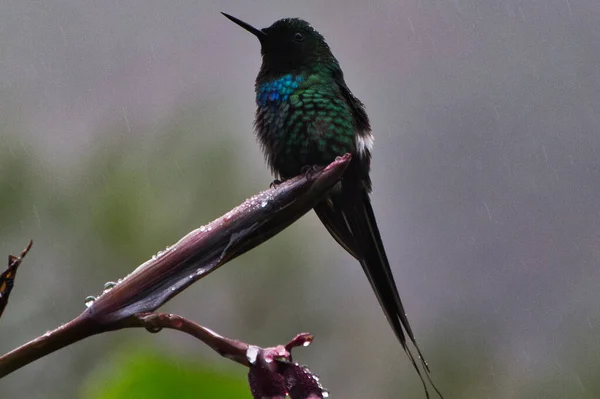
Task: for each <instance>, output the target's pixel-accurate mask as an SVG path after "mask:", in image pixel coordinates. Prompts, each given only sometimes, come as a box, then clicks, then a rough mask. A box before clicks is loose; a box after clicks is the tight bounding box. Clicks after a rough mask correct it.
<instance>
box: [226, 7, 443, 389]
mask: <svg viewBox="0 0 600 399" xmlns="http://www.w3.org/2000/svg"><path fill="white" fill-rule="evenodd" d="M223 15H225V17H227V18H228V19H230V20H231V21H233V22H235V23H236V24H238V25H239V26H241V27H242V28H244V29H245V30H247V31H249V32H250V33H252V34H254V35H255V36H256V37H257V38H258V40H259V41H260V44H261V54H262V66H261V67H260V71H259V72H258V77H257V78H256V85H255V89H256V104H257V106H258V109H257V111H256V119H255V121H254V126H255V129H256V133H257V136H258V139H259V141H260V144H261V145H262V148H263V150H264V153H265V158H266V160H267V162H268V164H269V166H270V167H271V169H272V171H273V172H274V174H275V175H276V177H277V178H280V179H288V178H291V177H294V176H297V175H299V174H301V173H303V171H305V170H306V168H307V167H310V166H313V165H320V166H324V165H327V164H329V163H330V162H332V161H333V160H334V159H335V158H336V157H337V156H340V155H344V154H346V153H351V154H352V161H351V162H350V165H349V166H348V169H347V171H346V173H345V175H344V178H343V180H342V182H341V185H339V187H337V188H336V189H334V190H332V192H331V193H330V194H329V195H328V197H327V198H326V199H325V200H324V201H323V202H321V203H319V204H318V205H317V206H316V207H315V212H316V213H317V215H318V216H319V218H320V219H321V222H323V224H324V225H325V227H326V228H327V230H329V233H331V235H332V236H333V238H335V240H336V241H337V242H338V243H339V244H340V245H341V246H342V247H343V248H344V249H345V250H346V251H348V252H349V253H350V254H351V255H352V256H354V257H355V258H356V259H357V260H358V261H359V262H360V264H361V266H362V268H363V270H364V272H365V274H366V275H367V278H368V279H369V282H370V283H371V286H372V287H373V290H374V291H375V294H376V295H377V299H378V300H379V303H380V304H381V307H382V308H383V311H384V313H385V315H386V317H387V319H388V321H389V323H390V325H391V327H392V329H393V330H394V333H395V334H396V337H397V338H398V340H399V341H400V343H401V344H402V347H403V348H404V350H405V352H406V353H407V355H408V356H409V358H410V360H411V362H412V364H413V366H414V367H415V369H416V370H417V373H418V374H419V376H420V377H421V380H422V382H423V385H424V386H425V391H426V393H427V397H429V395H428V392H427V386H426V384H425V380H423V376H422V374H421V371H420V369H419V367H418V366H417V364H416V361H415V358H414V357H413V355H412V353H411V351H410V348H409V347H408V345H407V342H406V336H408V337H409V339H410V340H411V341H412V343H413V345H414V346H415V348H416V350H417V352H418V355H419V357H420V359H421V363H422V366H423V369H424V372H425V374H426V375H427V378H428V380H429V381H430V382H431V379H430V378H429V368H428V366H427V363H426V362H425V360H424V359H423V356H422V355H421V351H420V350H419V347H418V346H417V343H416V341H415V336H414V333H413V331H412V329H411V327H410V324H409V323H408V319H407V317H406V313H405V311H404V306H403V305H402V302H401V301H400V296H399V295H398V291H397V289H396V283H395V282H394V277H393V275H392V271H391V269H390V265H389V262H388V259H387V256H386V254H385V249H384V247H383V243H382V241H381V236H380V234H379V229H378V228H377V222H376V221H375V215H374V213H373V208H372V207H371V201H370V199H369V193H370V192H371V179H370V177H369V169H370V162H371V148H372V146H373V135H372V134H371V128H370V125H369V118H368V116H367V113H366V112H365V108H364V105H363V104H362V103H361V102H360V100H359V99H358V98H356V97H355V96H354V95H353V94H352V93H351V92H350V89H348V86H346V83H345V82H344V74H343V73H342V69H341V68H340V65H339V63H338V61H337V59H336V58H335V57H334V56H333V54H332V53H331V50H330V48H329V46H328V45H327V42H326V41H325V39H324V37H323V36H322V35H321V34H320V33H319V32H317V31H316V30H315V29H313V28H312V27H311V26H310V24H308V23H307V22H306V21H303V20H301V19H297V18H287V19H281V20H279V21H277V22H275V23H274V24H273V25H271V26H269V27H268V28H264V29H257V28H255V27H253V26H251V25H249V24H248V23H246V22H243V21H241V20H239V19H237V18H235V17H233V16H231V15H228V14H225V13H223ZM434 389H435V390H436V391H437V389H436V388H435V386H434ZM438 394H439V391H438ZM440 396H441V395H440Z"/></svg>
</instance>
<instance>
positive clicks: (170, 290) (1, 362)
mask: <svg viewBox="0 0 600 399" xmlns="http://www.w3.org/2000/svg"><path fill="white" fill-rule="evenodd" d="M349 162H350V155H349V154H347V155H345V156H343V157H340V158H338V159H336V160H335V161H334V162H332V163H331V164H330V165H329V166H327V167H325V168H323V169H321V170H316V171H311V172H310V173H309V174H307V175H305V176H298V177H295V178H293V179H290V180H287V181H285V182H283V183H281V184H279V185H277V186H274V187H272V188H271V189H269V190H266V191H264V192H262V193H260V194H258V195H256V196H254V197H252V198H250V199H248V200H246V201H245V202H244V203H243V204H241V205H240V206H238V207H237V208H235V209H233V210H231V211H230V212H228V213H227V214H225V215H224V216H222V217H220V218H219V219H216V220H215V221H213V222H212V223H210V224H208V225H206V226H202V227H200V228H199V229H196V230H194V231H192V232H190V233H189V234H187V235H186V236H185V237H183V238H182V239H181V240H179V241H178V242H177V243H176V244H175V245H173V246H171V247H167V248H166V249H165V251H161V252H159V253H158V254H157V255H155V256H153V257H152V259H151V260H149V261H147V262H145V263H143V264H142V265H140V266H139V267H138V268H136V269H135V270H134V271H133V272H132V273H131V274H129V275H128V276H126V277H125V278H124V279H123V280H120V281H119V282H117V283H115V285H114V286H111V287H109V288H107V289H106V290H105V291H104V292H103V293H102V295H100V296H99V297H98V298H97V299H94V301H93V302H92V301H90V303H89V307H88V308H87V309H86V310H85V311H84V312H83V313H81V314H80V315H79V316H77V317H76V318H75V319H73V320H71V321H70V322H68V323H66V324H64V325H63V326H60V327H58V328H57V329H55V330H54V331H49V332H47V333H46V334H44V335H43V336H41V337H38V338H36V339H34V340H32V341H30V342H28V343H26V344H24V345H22V346H21V347H19V348H17V349H14V350H13V351H11V352H9V353H7V354H5V355H3V356H1V357H0V378H1V377H3V376H5V375H7V374H9V373H11V372H13V371H15V370H17V369H19V368H21V367H23V366H25V365H26V364H28V363H31V362H33V361H35V360H37V359H39V358H40V357H43V356H45V355H47V354H49V353H52V352H54V351H56V350H58V349H61V348H63V347H65V346H67V345H70V344H72V343H74V342H77V341H79V340H82V339H84V338H87V337H89V336H92V335H95V334H100V333H103V332H106V331H114V330H119V329H121V328H126V327H132V326H139V323H138V322H137V321H135V320H139V318H138V317H136V315H137V314H142V315H143V314H147V313H149V312H152V311H154V310H155V309H157V308H158V307H159V306H161V305H162V304H164V303H165V302H167V301H168V300H169V299H171V298H172V297H174V296H175V295H177V294H178V293H180V292H182V291H183V290H184V289H185V288H187V287H188V286H189V285H190V284H192V283H194V282H195V281H197V280H199V279H201V278H202V277H204V276H206V275H208V274H209V273H211V272H212V271H214V270H216V269H217V268H219V267H220V266H222V265H223V264H225V263H227V262H228V261H230V260H232V259H234V258H235V257H237V256H239V255H241V254H243V253H244V252H246V251H248V250H250V249H252V248H254V247H255V246H257V245H259V244H261V243H263V242H264V241H266V240H268V239H269V238H271V237H273V236H274V235H275V234H277V233H279V232H280V231H282V230H283V229H285V228H286V227H288V226H289V225H290V224H292V223H293V222H295V221H296V220H297V219H299V218H300V217H301V216H303V215H304V214H305V213H307V212H308V211H309V210H310V209H312V208H313V207H314V206H315V205H316V204H317V203H318V202H319V201H320V200H322V198H323V196H324V195H325V194H326V193H327V192H328V191H329V190H330V189H331V188H332V187H333V186H334V185H335V184H336V183H337V182H338V181H339V180H340V179H341V178H342V175H343V173H344V171H345V169H346V167H347V166H348V164H349ZM146 316H147V315H146ZM136 323H138V324H136ZM207 331H210V330H207ZM211 333H212V332H211ZM213 334H214V333H213Z"/></svg>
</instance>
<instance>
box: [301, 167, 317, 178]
mask: <svg viewBox="0 0 600 399" xmlns="http://www.w3.org/2000/svg"><path fill="white" fill-rule="evenodd" d="M321 169H322V168H321V167H320V166H318V165H306V166H303V167H302V169H300V172H301V173H302V174H303V175H304V177H306V178H307V179H309V178H311V177H312V176H313V175H314V174H315V173H317V172H318V171H320V170H321Z"/></svg>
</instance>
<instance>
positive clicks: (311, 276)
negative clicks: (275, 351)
mask: <svg viewBox="0 0 600 399" xmlns="http://www.w3.org/2000/svg"><path fill="white" fill-rule="evenodd" d="M220 11H225V12H228V13H231V14H233V15H234V16H237V17H239V18H241V19H243V20H245V21H248V22H250V23H252V24H254V25H256V26H258V27H266V26H268V25H270V24H271V23H272V22H274V21H275V20H277V19H279V18H282V17H290V16H297V17H301V18H303V19H306V20H308V21H310V22H311V23H312V24H313V26H315V27H316V28H317V29H318V30H319V31H320V32H322V33H323V34H324V35H325V37H326V38H327V40H328V42H329V44H330V46H331V47H332V49H333V51H334V54H335V55H336V56H337V58H338V59H339V61H340V63H341V65H342V68H343V69H344V72H345V76H346V82H347V83H348V85H349V86H350V87H351V89H352V91H353V92H354V94H355V95H357V96H358V97H359V98H360V99H361V100H362V101H363V102H364V103H365V104H366V106H367V110H368V112H369V115H370V117H371V121H372V125H373V130H374V133H375V136H376V146H375V154H374V161H373V180H374V194H373V202H374V207H375V212H376V214H377V216H378V219H379V226H380V229H381V231H382V235H383V239H384V243H385V244H386V247H387V250H388V255H389V258H390V260H391V262H392V264H393V268H394V272H395V275H396V280H397V284H398V288H399V290H400V292H401V296H402V298H403V300H404V303H405V306H406V309H407V312H408V315H409V319H410V320H411V322H412V325H413V328H414V330H415V331H416V334H417V338H418V340H419V342H420V345H421V349H422V350H423V352H424V354H425V355H426V358H427V359H428V361H429V363H430V366H431V369H432V372H433V376H434V379H435V381H436V382H437V384H438V386H439V387H440V389H441V390H442V391H443V392H444V393H445V394H446V397H447V398H502V399H504V398H599V397H600V383H599V382H598V376H599V375H600V373H599V372H598V369H599V368H600V335H599V332H600V306H599V305H600V294H599V292H598V291H599V286H600V268H599V267H598V264H599V261H600V204H599V201H598V198H599V197H600V184H599V178H600V160H599V151H600V136H599V132H598V131H599V127H600V124H599V123H600V66H599V65H600V25H599V23H598V21H600V3H598V1H597V0H544V1H541V0H522V1H517V0H505V1H497V0H493V1H492V0H480V1H473V0H449V1H433V0H405V1H398V0H395V1H385V2H379V3H377V5H374V4H371V5H367V4H366V2H358V1H344V2H342V1H337V2H327V3H323V2H306V3H302V2H298V1H294V2H292V1H286V2H283V1H281V2H269V1H255V2H252V3H251V4H250V2H247V3H243V4H241V3H240V4H237V3H236V2H232V1H220V2H219V1H214V2H206V1H197V0H196V1H179V2H166V1H152V0H150V1H148V0H145V1H141V0H135V1H110V0H109V1H101V2H91V1H83V2H82V1H75V0H63V1H22V0H4V1H2V2H1V3H0V198H1V200H0V255H1V256H6V255H7V254H9V253H15V254H16V253H18V252H19V251H20V250H21V248H22V247H23V246H24V245H25V244H26V242H27V241H28V240H29V239H30V238H32V239H33V240H34V247H33V250H32V252H31V254H30V255H29V256H28V258H27V260H26V262H25V263H24V265H23V267H22V269H21V271H20V272H19V279H18V280H17V287H16V288H17V289H16V290H15V292H14V294H13V296H12V297H11V302H10V304H9V307H8V309H7V311H6V312H5V315H4V317H3V318H2V320H1V321H0V342H1V346H2V351H3V352H5V351H8V350H9V349H12V348H13V347H15V346H17V345H19V344H21V343H23V342H25V341H27V340H29V339H32V338H34V337H36V336H38V335H40V334H42V333H43V332H45V331H46V330H48V329H52V328H54V327H56V326H57V325H58V324H60V323H62V322H65V321H67V320H69V319H71V318H72V317H74V316H76V315H77V314H79V313H80V312H81V311H82V310H83V308H84V298H85V297H86V296H87V295H90V294H96V293H98V292H100V291H101V288H102V285H103V283H104V282H105V281H108V280H116V279H117V278H119V277H122V276H124V275H125V274H126V273H128V272H129V271H131V270H132V269H133V268H135V267H136V266H137V265H138V264H140V263H142V262H143V261H145V260H146V259H148V258H149V257H150V256H152V254H153V253H155V252H157V251H158V250H159V249H161V248H164V247H165V246H166V245H168V244H172V243H174V242H175V241H177V240H178V239H179V237H181V236H183V235H184V234H185V233H187V232H188V231H189V230H191V229H193V228H195V227H198V226H199V225H201V224H204V223H206V222H208V221H210V220H212V219H214V218H216V217H218V216H220V215H221V214H222V213H224V212H226V211H227V210H229V209H230V208H232V207H233V206H235V205H237V204H238V203H240V202H241V201H243V200H244V199H245V198H246V197H249V196H251V195H252V194H254V193H256V192H258V191H260V190H262V189H265V188H266V187H268V184H269V183H270V181H271V180H272V178H271V176H270V175H269V172H268V170H267V168H266V166H265V165H264V163H263V158H262V154H261V152H260V150H259V147H258V145H257V144H256V142H255V139H254V136H253V133H252V118H253V113H254V107H255V105H254V91H253V84H254V78H255V76H256V73H257V71H258V68H259V65H260V53H259V44H258V42H257V40H256V39H255V38H254V37H252V36H251V35H250V34H248V33H247V32H245V31H243V30H242V29H240V28H239V27H237V26H236V25H234V24H232V23H231V22H229V21H227V20H226V19H225V18H223V17H222V16H221V15H220V14H219V12H220ZM2 254H3V255H2ZM163 310H166V311H173V312H177V313H179V314H182V315H185V316H187V317H190V318H192V319H194V320H196V321H198V322H200V323H202V324H204V325H206V326H208V327H210V328H212V329H214V330H216V331H218V332H219V333H221V334H223V335H227V336H230V337H234V338H239V339H242V340H244V341H247V342H251V343H255V344H258V345H270V344H275V343H283V342H286V341H287V340H288V339H289V338H290V337H291V336H293V335H294V334H295V333H297V332H300V331H310V332H312V333H313V334H315V335H316V340H315V343H314V344H313V345H312V346H311V347H309V348H306V349H301V350H298V352H297V353H296V358H297V360H299V361H301V362H302V363H305V364H308V365H309V366H310V367H311V368H312V370H313V371H315V372H317V373H318V374H320V376H321V379H322V381H323V383H324V385H325V386H326V387H328V388H329V389H330V391H331V393H332V395H333V397H337V398H422V397H424V395H423V394H422V391H421V387H420V383H419V381H418V379H417V377H416V375H415V373H414V371H413V370H412V369H411V367H410V365H409V362H408V360H407V359H406V357H405V355H404V353H403V352H402V350H401V348H400V346H399V345H398V344H397V342H396V341H395V338H394V336H393V333H392V332H391V330H390V329H389V327H388V325H387V322H386V321H385V318H384V316H383V314H382V312H381V311H380V309H379V307H378V305H377V302H376V300H375V297H374V295H373V294H372V292H371V289H370V287H369V286H368V283H367V281H366V279H365V278H364V276H363V275H362V271H361V269H360V267H359V265H358V263H357V262H355V261H354V260H353V259H352V258H351V257H350V256H348V255H347V254H345V253H344V251H343V250H342V249H341V248H340V247H339V246H338V245H336V244H335V242H334V241H333V240H332V239H331V238H330V237H329V235H328V233H327V232H326V230H325V229H324V228H323V227H322V226H321V225H320V223H319V222H318V220H317V218H316V217H315V216H314V214H312V213H311V214H309V215H308V216H306V217H304V218H303V219H302V220H301V221H300V222H298V223H296V224H295V225H293V226H292V227H290V228H289V229H287V230H286V231H284V232H283V233H282V234H280V235H279V236H277V237H275V238H274V239H273V240H271V241H269V242H267V243H266V244H264V245H262V246H261V247H259V248H257V249H255V250H253V251H252V252H250V253H248V254H246V255H244V256H243V257H241V258H239V259H237V260H235V261H234V262H231V263H230V264H227V265H226V266H225V267H224V268H222V269H221V270H219V271H218V272H216V273H215V274H213V275H211V276H210V277H208V278H207V279H206V280H202V281H200V282H199V283H197V284H196V285H194V286H192V287H191V288H189V289H188V290H186V291H185V292H184V293H183V294H182V295H180V296H179V297H177V298H176V299H174V300H173V301H172V302H170V303H168V304H167V305H166V306H165V307H164V309H163ZM148 353H150V354H152V355H149V356H158V357H160V358H161V359H167V360H164V361H165V362H171V364H174V365H175V369H176V370H184V369H185V370H187V369H188V368H196V367H197V368H198V369H202V370H205V371H206V372H210V373H214V375H221V376H224V377H223V378H230V379H231V381H233V382H232V384H233V383H237V384H240V385H241V386H242V388H243V385H244V381H245V378H246V376H245V373H246V370H245V369H243V368H242V367H239V366H236V365H235V364H233V363H231V362H229V361H227V360H224V359H222V358H220V357H219V356H218V355H216V354H215V353H213V352H211V351H210V350H208V349H206V348H204V347H203V346H201V345H200V344H199V343H198V342H197V341H194V340H192V339H191V338H189V337H187V336H184V335H182V334H178V333H176V332H172V331H171V332H162V333H161V334H158V335H150V334H147V333H146V332H144V331H141V330H139V331H126V332H117V333H113V334H106V335H104V336H99V337H94V338H91V339H88V340H85V341H83V342H80V343H78V344H76V345H74V346H71V347H68V348H66V349H64V350H61V351H59V352H57V353H54V354H52V355H50V356H48V357H46V358H44V359H42V360H40V361H38V362H35V363H33V364H31V365H29V366H27V367H25V368H24V369H21V370H19V371H17V372H15V373H14V374H12V375H10V376H8V377H6V378H4V379H2V380H1V381H0V390H1V392H2V397H3V398H24V397H27V398H69V397H78V398H99V397H120V396H119V395H120V394H118V393H116V392H119V391H118V389H116V388H115V389H116V390H115V391H113V392H112V393H106V391H104V390H106V389H108V388H106V387H110V386H111V384H116V382H115V381H120V380H119V379H121V380H122V379H123V378H126V377H124V376H127V375H128V374H127V373H128V371H127V370H130V369H131V367H130V368H129V369H128V365H127V362H128V359H131V358H132V357H135V356H142V359H143V356H146V355H147V354H148ZM161 361H162V360H161ZM190 362H191V363H190ZM141 363H143V364H145V363H147V362H145V361H141ZM134 369H135V367H134ZM182 372H183V371H182ZM175 374H177V373H175ZM211 375H213V374H211ZM211 378H213V377H211ZM211 378H209V379H208V380H209V383H210V381H211ZM215 378H216V377H215ZM155 380H158V381H160V382H164V384H166V385H167V386H169V384H170V385H171V387H170V388H167V389H174V385H177V384H175V383H169V381H166V380H165V381H162V379H161V378H160V375H159V376H158V377H157V378H155ZM121 383H123V382H122V381H121ZM124 384H127V383H124ZM132 384H133V385H132ZM205 384H207V383H206V381H204V382H198V385H205ZM130 385H131V386H133V387H134V389H135V387H136V385H135V383H134V382H131V383H130ZM138 388H139V387H138ZM140 389H141V388H140ZM190 389H191V390H192V392H194V391H195V390H197V391H196V392H200V391H199V390H200V388H198V387H193V383H192V384H191V388H190ZM167 392H172V391H167ZM217 392H218V390H217ZM198 395H199V397H230V396H228V395H225V394H223V395H222V396H219V395H220V394H218V393H213V394H210V395H209V394H204V396H202V394H198ZM121 396H122V397H125V396H124V395H122V394H121ZM127 397H136V396H127ZM137 397H147V396H146V395H141V394H140V395H138V396H137ZM156 397H161V396H159V395H158V394H157V396H156ZM162 397H169V396H162ZM180 397H186V396H185V395H183V394H182V395H180ZM189 397H193V395H192V396H189ZM241 397H247V398H249V397H250V394H249V393H246V394H245V396H241Z"/></svg>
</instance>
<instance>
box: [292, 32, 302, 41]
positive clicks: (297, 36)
mask: <svg viewBox="0 0 600 399" xmlns="http://www.w3.org/2000/svg"><path fill="white" fill-rule="evenodd" d="M302 40H304V35H303V34H302V33H300V32H296V33H294V41H295V42H298V43H300V42H301V41H302Z"/></svg>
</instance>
